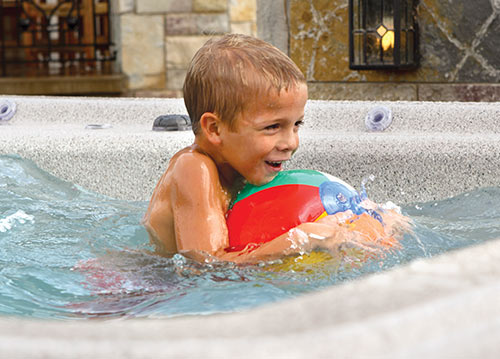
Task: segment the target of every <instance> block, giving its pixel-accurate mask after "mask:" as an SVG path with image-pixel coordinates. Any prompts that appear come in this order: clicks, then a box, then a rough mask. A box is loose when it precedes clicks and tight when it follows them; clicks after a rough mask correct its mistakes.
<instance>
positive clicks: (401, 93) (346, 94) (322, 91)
mask: <svg viewBox="0 0 500 359" xmlns="http://www.w3.org/2000/svg"><path fill="white" fill-rule="evenodd" d="M308 87H309V98H310V99H312V100H336V101H338V100H342V101H344V100H346V101H347V100H348V101H360V100H361V101H416V100H417V85H416V84H398V83H370V82H355V83H327V82H313V83H308Z"/></svg>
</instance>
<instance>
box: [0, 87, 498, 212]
mask: <svg viewBox="0 0 500 359" xmlns="http://www.w3.org/2000/svg"><path fill="white" fill-rule="evenodd" d="M8 98H9V99H10V100H11V101H15V102H16V103H17V113H16V115H15V116H14V118H13V119H12V120H11V121H9V123H8V124H7V125H3V126H1V127H0V138H1V139H2V140H1V141H0V153H16V154H19V155H21V156H23V157H25V158H29V159H32V160H34V161H35V162H36V163H37V164H38V165H39V166H40V167H42V168H43V169H44V170H46V171H48V172H50V173H52V174H54V175H55V176H57V177H60V178H62V179H64V180H67V181H70V182H72V183H76V184H79V185H81V186H83V187H85V188H87V189H90V190H92V191H96V192H99V193H102V194H105V195H109V196H112V197H117V198H122V199H129V200H143V201H145V200H148V199H149V198H150V196H151V192H152V190H153V188H154V186H155V185H156V182H157V180H158V179H159V178H160V176H161V174H162V173H163V171H164V170H165V168H166V166H167V164H168V160H169V158H170V157H171V156H172V155H173V154H174V153H175V152H177V151H178V150H179V149H181V148H183V147H184V146H187V145H189V144H190V143H192V141H193V138H194V137H193V134H192V133H191V132H190V131H184V132H153V131H152V130H151V128H152V124H153V121H154V119H155V118H156V117H157V116H159V115H162V114H174V113H186V110H185V108H184V104H183V101H182V99H130V98H119V99H115V98H76V97H29V96H27V97H8ZM380 105H383V106H386V107H388V108H390V109H391V110H392V113H393V117H394V119H393V123H392V124H391V126H390V127H389V128H387V129H386V130H385V131H384V132H381V133H373V132H368V131H367V130H366V129H365V128H364V119H365V116H366V114H367V112H368V111H369V110H370V109H372V108H374V107H375V106H380ZM499 118H500V103H434V102H425V103H420V102H334V101H310V102H308V104H307V108H306V115H305V122H306V125H305V126H304V128H303V130H301V135H300V137H301V146H300V148H299V151H298V152H297V153H296V155H295V156H294V157H293V159H292V161H291V162H290V163H289V164H288V168H313V169H317V170H321V171H324V172H327V173H331V174H333V175H335V176H337V177H340V178H342V179H344V180H346V181H347V182H350V183H351V184H352V185H353V186H354V187H356V188H359V186H360V184H361V181H362V179H363V178H366V177H368V176H370V175H375V177H376V179H375V182H374V183H372V184H370V186H369V195H370V196H371V197H372V198H373V199H375V200H392V201H393V202H396V203H398V204H407V203H412V202H421V201H431V200H438V199H443V198H446V197H450V196H453V195H456V194H459V193H462V192H464V191H469V190H473V189H476V188H478V187H488V186H496V185H498V183H499V182H498V178H500V168H499V166H496V165H494V164H495V163H496V161H497V159H498V158H500V121H498V119H499ZM88 124H109V125H111V127H110V128H107V129H101V130H87V129H85V126H86V125H88ZM471 148H472V149H473V150H470V149H471ZM450 174H453V175H450Z"/></svg>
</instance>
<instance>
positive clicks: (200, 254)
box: [143, 34, 345, 262]
mask: <svg viewBox="0 0 500 359" xmlns="http://www.w3.org/2000/svg"><path fill="white" fill-rule="evenodd" d="M306 101H307V86H306V81H305V78H304V76H303V75H302V73H301V72H300V70H299V69H298V68H297V66H296V65H295V64H294V63H293V62H292V61H291V60H290V59H289V58H288V57H287V56H286V55H285V54H283V53H282V52H280V51H279V50H278V49H276V48H275V47H273V46H272V45H270V44H268V43H266V42H264V41H261V40H259V39H255V38H252V37H249V36H244V35H234V34H233V35H226V36H224V37H222V38H221V39H217V40H214V39H212V40H209V41H208V42H207V43H206V44H205V45H204V46H203V47H202V48H201V49H200V50H199V51H198V52H197V53H196V54H195V56H194V58H193V60H192V62H191V65H190V68H189V69H188V73H187V75H186V79H185V82H184V102H185V104H186V108H187V110H188V113H189V116H190V117H191V121H192V124H193V131H194V134H195V140H194V143H193V144H192V145H191V146H189V147H187V148H184V149H183V150H181V151H179V152H178V153H177V154H175V155H174V156H173V157H172V159H171V160H170V163H169V166H168V168H167V170H166V172H165V173H164V174H163V176H162V177H161V179H160V181H159V182H158V185H157V186H156V188H155V190H154V193H153V196H152V198H151V202H150V204H149V208H148V210H147V212H146V214H145V216H144V219H143V224H144V225H145V227H146V229H147V230H148V233H149V235H150V238H151V239H152V241H153V243H154V244H155V245H156V247H157V252H159V253H160V254H163V255H169V254H173V253H177V252H179V253H182V254H184V255H186V256H189V257H192V258H195V259H197V260H207V259H208V258H209V257H211V256H213V257H216V258H218V259H220V260H228V261H234V262H255V261H258V260H266V259H272V258H276V257H280V256H283V255H286V254H292V253H295V252H299V251H301V250H304V245H308V246H309V247H310V248H315V247H319V246H320V247H323V248H325V247H326V248H330V249H332V248H335V246H336V245H337V244H338V240H335V239H334V238H333V237H332V235H333V234H334V232H335V227H336V226H335V225H333V224H337V223H338V219H339V218H341V217H342V216H345V214H340V215H335V216H329V217H330V218H328V217H327V218H326V219H325V220H323V221H322V222H321V223H304V224H301V225H299V226H298V227H297V228H295V229H293V230H291V231H289V233H285V234H283V235H281V236H280V237H278V238H276V239H274V240H273V241H271V242H268V243H265V244H262V245H260V246H259V247H258V248H257V249H255V248H252V249H250V248H248V249H245V250H243V251H242V252H226V251H225V248H227V247H229V240H228V231H227V226H226V220H225V214H226V212H227V210H228V208H229V204H230V202H231V200H232V199H233V198H234V196H235V195H236V193H237V192H238V191H239V190H241V188H242V187H243V185H244V183H245V181H248V182H250V183H252V184H254V185H262V184H265V183H268V182H269V181H271V180H272V179H273V178H274V177H275V176H276V175H277V173H278V172H279V171H280V170H281V169H282V166H283V164H284V162H286V161H288V160H289V159H290V158H291V156H292V155H293V154H294V152H295V151H296V150H297V147H298V145H299V138H298V131H299V127H300V126H301V125H302V123H303V118H304V107H305V104H306ZM337 227H338V226H337ZM306 233H307V234H306ZM309 234H311V235H309ZM325 237H326V238H325ZM329 238H331V239H330V240H329Z"/></svg>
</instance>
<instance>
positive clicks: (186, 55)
mask: <svg viewBox="0 0 500 359" xmlns="http://www.w3.org/2000/svg"><path fill="white" fill-rule="evenodd" d="M210 38H212V36H167V38H166V46H165V51H166V53H167V55H166V57H167V69H168V70H171V69H176V70H182V69H187V68H188V65H189V63H190V62H191V59H192V58H193V56H194V54H195V53H196V51H198V49H199V48H200V47H202V46H203V44H205V42H207V41H208V40H209V39H210Z"/></svg>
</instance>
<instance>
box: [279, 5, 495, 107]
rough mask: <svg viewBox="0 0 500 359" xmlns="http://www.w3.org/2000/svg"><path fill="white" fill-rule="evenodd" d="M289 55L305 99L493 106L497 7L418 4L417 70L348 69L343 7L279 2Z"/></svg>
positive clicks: (346, 28) (346, 12)
mask: <svg viewBox="0 0 500 359" xmlns="http://www.w3.org/2000/svg"><path fill="white" fill-rule="evenodd" d="M283 11H286V12H287V13H286V15H287V17H288V26H289V55H290V57H291V58H292V59H293V60H294V61H295V62H296V63H297V64H298V65H299V67H300V68H301V69H302V71H303V72H304V73H305V74H306V77H307V79H308V81H309V89H310V97H311V98H317V99H336V100H337V99H338V100H357V99H364V100H429V101H436V100H443V101H450V100H458V101H500V86H499V85H498V83H499V82H500V36H499V34H500V0H474V1H471V0H447V1H442V0H420V1H419V3H418V6H417V21H418V23H419V29H420V54H421V58H420V66H419V67H418V69H416V70H413V71H380V70H365V71H354V70H350V69H349V20H348V0H286V9H284V10H283Z"/></svg>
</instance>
